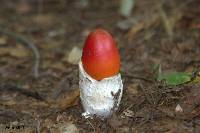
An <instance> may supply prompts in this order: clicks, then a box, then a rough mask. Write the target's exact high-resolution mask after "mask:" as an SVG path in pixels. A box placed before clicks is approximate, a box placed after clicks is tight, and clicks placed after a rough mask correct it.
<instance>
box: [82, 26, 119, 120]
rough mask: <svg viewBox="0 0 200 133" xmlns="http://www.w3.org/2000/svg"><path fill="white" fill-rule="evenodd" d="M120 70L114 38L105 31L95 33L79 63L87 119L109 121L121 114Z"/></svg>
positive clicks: (88, 40) (85, 45)
mask: <svg viewBox="0 0 200 133" xmlns="http://www.w3.org/2000/svg"><path fill="white" fill-rule="evenodd" d="M119 69H120V56H119V52H118V49H117V46H116V43H115V41H114V39H113V38H112V36H111V35H110V34H109V33H108V32H107V31H105V30H103V29H96V30H94V31H93V32H91V33H90V34H89V36H88V37H87V39H86V41H85V44H84V47H83V52H82V58H81V61H80V62H79V79H80V80H79V86H80V98H81V102H82V105H83V108H84V110H85V112H84V113H83V116H85V117H86V118H88V117H93V116H97V117H101V118H106V117H109V116H110V115H111V114H112V113H113V112H114V111H116V110H117V108H118V106H119V103H120V101H121V97H122V92H123V84H122V80H121V75H120V73H119Z"/></svg>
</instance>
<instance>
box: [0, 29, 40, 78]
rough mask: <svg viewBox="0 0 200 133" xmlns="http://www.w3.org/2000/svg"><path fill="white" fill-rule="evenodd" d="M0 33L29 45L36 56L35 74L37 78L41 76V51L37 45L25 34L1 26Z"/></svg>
mask: <svg viewBox="0 0 200 133" xmlns="http://www.w3.org/2000/svg"><path fill="white" fill-rule="evenodd" d="M0 33H2V34H5V35H7V36H10V37H12V38H14V39H15V40H16V41H19V42H21V43H22V44H24V45H26V46H28V47H29V48H30V49H31V50H32V51H33V53H34V56H35V63H34V66H33V75H34V77H35V78H37V77H38V76H39V64H40V53H39V51H38V49H37V47H36V46H35V44H34V43H33V42H31V41H29V40H27V39H26V38H24V37H23V36H21V35H19V34H17V33H14V32H12V31H9V30H6V29H3V28H1V27H0Z"/></svg>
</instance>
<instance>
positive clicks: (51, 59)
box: [0, 0, 200, 133]
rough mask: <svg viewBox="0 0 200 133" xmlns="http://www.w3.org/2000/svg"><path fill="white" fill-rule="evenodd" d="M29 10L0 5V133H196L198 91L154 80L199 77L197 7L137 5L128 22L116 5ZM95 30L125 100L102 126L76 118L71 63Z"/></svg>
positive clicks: (49, 4)
mask: <svg viewBox="0 0 200 133" xmlns="http://www.w3.org/2000/svg"><path fill="white" fill-rule="evenodd" d="M30 3H31V4H30ZM30 3H29V4H27V3H20V2H19V1H15V2H14V1H3V4H1V5H0V7H1V8H0V18H1V19H0V123H1V124H0V132H5V133H6V132H10V131H12V132H20V133H29V132H30V133H32V132H38V133H39V132H41V133H57V132H58V133H59V132H62V131H64V130H67V131H71V132H83V133H89V132H99V133H100V132H117V133H129V132H135V133H141V132H145V133H157V132H159V133H194V132H196V133H199V132H200V84H199V83H198V82H197V83H195V84H194V83H193V84H188V83H183V84H179V85H168V84H166V83H165V82H163V81H158V80H157V73H158V72H163V73H164V72H170V71H176V72H190V73H192V74H194V75H195V74H197V75H198V74H199V71H198V70H199V66H200V17H199V16H200V1H198V0H187V1H183V0H167V1H166V2H165V1H164V2H163V3H162V4H161V3H159V1H157V2H156V1H154V0H148V1H139V0H137V1H136V3H135V7H134V8H133V11H132V15H131V16H130V17H128V18H125V17H122V16H120V14H119V11H118V10H119V2H117V1H116V0H110V1H106V0H105V1H103V0H102V1H90V2H89V4H88V5H82V4H80V3H78V1H76V2H75V1H73V0H71V1H66V2H65V1H64V0H60V1H54V0H43V1H42V2H41V3H40V2H39V3H38V1H32V0H30ZM95 28H104V29H106V30H107V31H109V32H110V33H111V34H112V35H113V37H114V38H115V39H116V41H117V44H118V48H119V50H120V55H121V74H122V79H123V84H124V92H123V97H122V101H121V104H120V107H119V110H118V111H117V112H116V113H114V114H113V116H112V117H110V118H108V119H106V120H101V119H98V118H94V119H85V118H84V117H82V115H81V113H82V112H83V108H82V106H81V103H80V98H79V86H78V81H79V79H78V65H77V59H78V58H79V57H80V54H81V49H82V47H83V44H84V40H85V39H86V37H87V35H88V33H89V32H90V31H92V30H94V29H95ZM73 51H75V52H73ZM70 55H71V56H70ZM9 126H10V127H14V128H13V129H12V128H8V127H9ZM17 127H20V129H17Z"/></svg>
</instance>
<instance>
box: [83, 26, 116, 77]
mask: <svg viewBox="0 0 200 133" xmlns="http://www.w3.org/2000/svg"><path fill="white" fill-rule="evenodd" d="M82 64H83V68H84V70H85V71H86V72H87V74H89V75H90V76H91V77H92V78H94V79H96V80H102V79H104V78H108V77H111V76H114V75H116V74H118V73H119V68H120V56H119V52H118V49H117V46H116V43H115V41H114V40H113V38H112V36H111V35H110V34H109V33H108V32H107V31H105V30H103V29H96V30H95V31H93V32H91V33H90V34H89V36H88V37H87V39H86V41H85V45H84V48H83V53H82Z"/></svg>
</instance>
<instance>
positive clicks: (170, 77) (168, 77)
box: [157, 72, 191, 86]
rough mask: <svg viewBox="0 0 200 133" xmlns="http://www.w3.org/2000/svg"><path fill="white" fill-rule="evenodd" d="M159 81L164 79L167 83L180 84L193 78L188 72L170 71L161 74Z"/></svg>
mask: <svg viewBox="0 0 200 133" xmlns="http://www.w3.org/2000/svg"><path fill="white" fill-rule="evenodd" d="M157 80H158V81H162V80H164V81H165V82H166V84H167V85H174V86H175V85H180V84H184V83H186V82H188V81H190V80H191V74H190V73H186V72H169V73H164V74H159V75H158V78H157Z"/></svg>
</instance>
